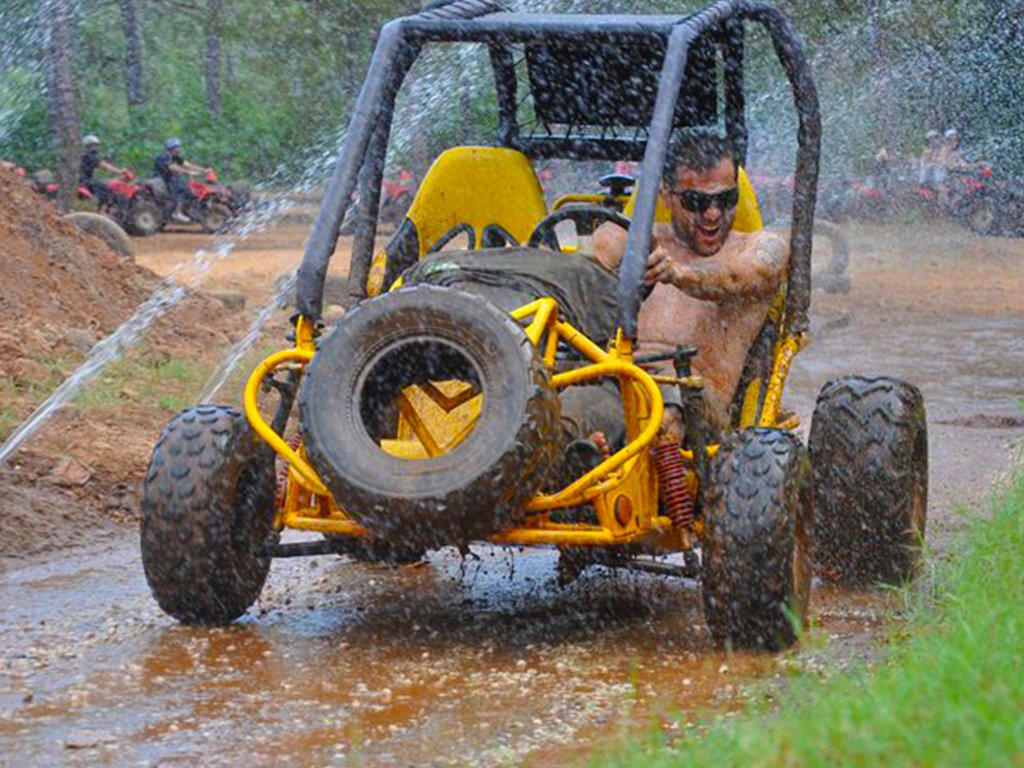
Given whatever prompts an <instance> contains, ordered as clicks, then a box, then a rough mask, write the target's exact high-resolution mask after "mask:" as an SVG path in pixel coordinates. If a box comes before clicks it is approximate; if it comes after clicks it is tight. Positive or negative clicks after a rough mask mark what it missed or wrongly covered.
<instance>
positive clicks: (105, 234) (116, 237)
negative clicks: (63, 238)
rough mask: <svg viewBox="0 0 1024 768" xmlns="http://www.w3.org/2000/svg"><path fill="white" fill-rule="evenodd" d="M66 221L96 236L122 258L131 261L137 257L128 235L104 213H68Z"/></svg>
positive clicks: (65, 217)
mask: <svg viewBox="0 0 1024 768" xmlns="http://www.w3.org/2000/svg"><path fill="white" fill-rule="evenodd" d="M64 220H65V221H70V222H73V223H74V224H76V225H77V226H78V228H79V229H81V230H82V231H83V232H88V233H89V234H92V235H96V236H97V237H98V238H100V239H101V240H103V241H104V242H105V243H106V244H107V245H109V246H110V247H111V248H112V249H113V250H114V251H116V252H117V254H118V255H119V256H121V257H122V258H125V259H130V258H132V257H133V256H134V255H135V249H134V248H132V241H131V239H130V238H129V237H128V233H126V232H125V231H124V230H123V229H121V227H120V226H119V225H118V223H117V222H116V221H114V220H113V219H111V218H109V217H107V216H104V215H103V214H102V213H87V212H85V211H80V212H78V213H68V214H65V216H64Z"/></svg>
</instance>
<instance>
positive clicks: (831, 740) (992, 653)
mask: <svg viewBox="0 0 1024 768" xmlns="http://www.w3.org/2000/svg"><path fill="white" fill-rule="evenodd" d="M908 600H911V601H912V604H913V609H914V610H913V612H912V618H911V620H910V623H909V626H908V627H907V629H908V630H909V633H908V634H909V639H907V640H905V641H903V642H900V643H898V644H896V645H895V646H894V647H893V648H892V649H891V652H890V655H889V661H888V663H887V664H885V665H884V666H882V667H881V668H880V669H879V670H878V671H876V672H875V673H874V674H868V673H866V672H864V671H861V672H859V673H856V674H853V675H848V676H844V677H842V678H838V679H833V680H832V681H830V682H828V683H821V682H814V681H811V680H807V679H799V680H796V681H794V683H793V686H792V688H791V693H790V694H789V696H790V698H789V702H788V703H787V704H786V705H785V706H784V707H783V709H782V711H781V712H779V713H775V714H771V713H763V714H761V715H760V716H759V715H757V714H754V713H752V714H751V716H749V717H747V718H745V719H742V720H740V721H739V722H738V723H737V722H734V723H730V724H726V723H724V722H721V723H718V724H716V725H714V726H713V727H712V728H711V729H710V730H709V731H708V733H707V735H706V736H704V737H701V736H700V735H699V733H698V732H697V731H696V730H691V731H690V732H689V733H688V734H687V736H686V737H685V738H684V740H683V741H682V742H681V743H677V744H675V745H674V746H673V747H667V746H665V745H664V743H658V740H659V738H660V737H655V739H654V743H653V744H652V743H651V741H650V740H649V741H648V742H647V743H646V744H643V745H640V744H637V743H636V742H634V743H632V744H630V745H628V746H626V747H624V748H623V749H622V750H620V751H618V752H617V753H614V754H613V755H612V756H610V757H606V758H604V759H603V760H602V761H599V762H598V763H597V764H599V765H606V766H612V765H616V766H644V768H647V767H648V766H688V765H695V766H715V768H724V767H725V766H745V767H746V766H787V767H788V766H823V767H824V766H837V765H843V766H846V765H851V766H876V765H879V766H881V765H884V766H903V765H906V766H930V765H935V766H974V765H977V766H1024V471H1019V472H1018V474H1017V475H1016V477H1015V478H1014V479H1013V480H1012V482H1011V484H1010V487H1009V489H1008V490H1007V491H1005V492H1004V493H1003V494H1002V495H1001V497H1000V498H999V499H998V500H996V502H995V504H994V513H993V516H992V518H991V519H990V520H978V521H976V522H975V523H974V524H973V525H972V526H971V528H970V529H969V532H968V534H967V535H966V537H965V539H964V541H963V542H962V545H961V547H960V549H959V550H958V553H957V555H956V557H955V558H954V559H953V561H952V562H951V563H947V564H942V565H940V566H939V567H938V572H937V573H936V574H935V576H934V588H933V590H932V592H931V594H930V595H921V594H915V595H913V596H909V597H908Z"/></svg>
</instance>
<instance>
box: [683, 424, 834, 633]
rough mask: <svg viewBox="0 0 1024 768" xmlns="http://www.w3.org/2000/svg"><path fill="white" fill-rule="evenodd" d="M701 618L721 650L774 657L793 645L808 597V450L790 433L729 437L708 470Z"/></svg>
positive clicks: (810, 532)
mask: <svg viewBox="0 0 1024 768" xmlns="http://www.w3.org/2000/svg"><path fill="white" fill-rule="evenodd" d="M707 498H708V505H707V507H706V512H705V515H706V519H707V529H706V531H705V533H704V537H703V542H702V544H703V559H704V575H703V590H702V591H703V596H704V618H705V619H706V621H707V623H708V628H709V629H710V630H711V634H712V636H713V637H714V639H715V642H716V643H717V644H719V645H720V646H725V647H733V648H760V649H764V650H778V649H781V648H786V647H788V646H789V645H791V644H792V643H793V642H794V641H795V640H796V639H797V637H798V634H799V631H800V629H801V628H802V627H803V624H804V621H805V620H806V616H807V606H808V603H809V601H810V589H811V553H810V550H811V542H812V536H813V519H814V518H813V516H814V509H813V501H812V483H811V468H810V461H809V459H808V456H807V450H806V449H805V448H804V446H803V444H802V443H801V442H800V440H799V439H798V438H797V437H796V436H795V435H793V434H792V433H790V432H783V431H780V430H771V429H761V428H758V429H748V430H744V431H742V432H737V433H735V434H733V435H730V436H729V437H728V438H727V439H726V440H725V441H724V442H723V443H722V445H721V447H720V449H719V451H718V454H717V455H716V456H715V458H714V461H713V462H712V466H711V487H710V488H709V493H708V497H707Z"/></svg>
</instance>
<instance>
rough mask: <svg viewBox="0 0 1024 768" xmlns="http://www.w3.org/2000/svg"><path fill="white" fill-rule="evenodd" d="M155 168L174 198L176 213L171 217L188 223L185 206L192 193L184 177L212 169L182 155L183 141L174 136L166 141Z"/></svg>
mask: <svg viewBox="0 0 1024 768" xmlns="http://www.w3.org/2000/svg"><path fill="white" fill-rule="evenodd" d="M153 169H154V170H155V171H156V175H157V176H159V177H160V178H161V179H163V181H164V184H166V185H167V191H168V193H169V194H170V196H171V199H172V200H174V213H173V214H171V218H172V219H174V221H177V222H179V223H182V224H184V223H188V221H189V218H188V217H187V216H186V215H185V213H184V210H183V206H184V204H185V203H186V202H188V200H189V197H190V194H191V193H190V192H189V191H188V187H187V186H185V181H184V178H183V177H184V176H202V175H204V174H207V173H210V171H211V169H209V168H200V167H199V166H198V165H196V164H195V163H192V162H189V161H188V160H186V159H185V158H184V157H182V155H181V141H179V140H178V139H176V138H174V137H171V138H169V139H168V140H167V141H165V142H164V151H163V152H161V153H160V154H159V155H157V156H156V160H154V161H153Z"/></svg>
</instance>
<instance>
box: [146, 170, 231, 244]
mask: <svg viewBox="0 0 1024 768" xmlns="http://www.w3.org/2000/svg"><path fill="white" fill-rule="evenodd" d="M185 186H186V187H187V188H188V191H189V199H188V200H187V201H186V202H185V204H184V205H183V206H182V213H183V214H184V215H185V217H186V218H188V219H189V221H192V222H195V223H197V224H199V225H200V226H201V227H202V228H203V231H204V232H220V231H221V230H223V229H224V228H225V227H226V226H227V225H228V223H229V222H230V221H231V219H232V218H234V216H235V215H236V214H237V213H238V212H239V211H240V210H241V209H242V208H243V207H245V205H246V204H247V203H248V199H249V196H248V193H247V192H245V191H244V190H241V189H234V190H233V189H232V188H230V187H228V186H226V185H224V184H218V183H217V174H215V173H214V172H213V171H210V172H209V173H208V174H207V175H206V181H205V182H202V181H194V180H191V179H190V180H189V181H187V182H185ZM138 197H140V198H142V199H144V200H146V201H148V203H150V204H148V205H146V206H140V207H139V208H138V209H137V210H136V209H135V207H134V206H133V210H132V229H133V230H135V231H136V232H137V234H140V235H145V236H149V235H155V234H156V233H157V232H159V231H160V230H161V229H163V228H164V227H165V226H167V224H168V223H170V222H171V221H173V216H174V209H175V204H174V199H173V198H172V197H171V195H170V190H168V189H167V185H166V184H165V183H164V180H163V179H161V178H160V177H156V178H152V179H147V180H146V181H144V182H143V183H142V189H141V190H140V192H139V195H138Z"/></svg>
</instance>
